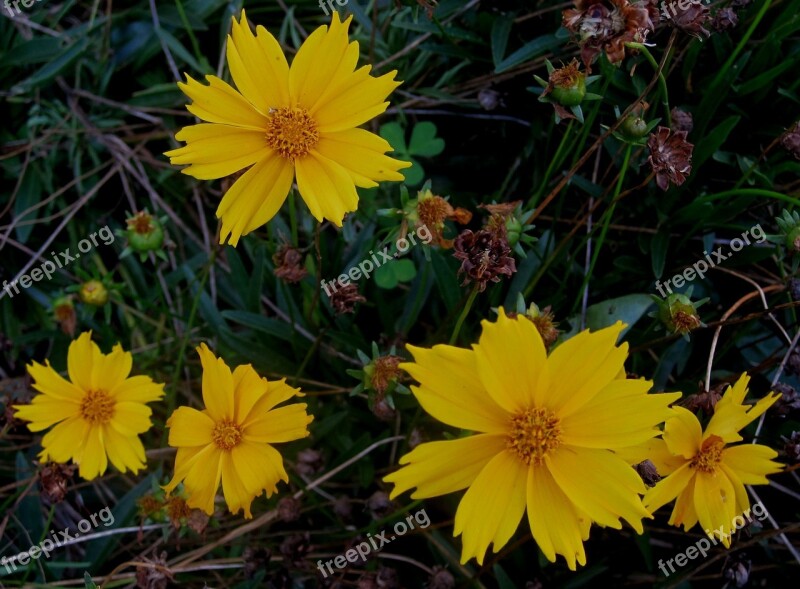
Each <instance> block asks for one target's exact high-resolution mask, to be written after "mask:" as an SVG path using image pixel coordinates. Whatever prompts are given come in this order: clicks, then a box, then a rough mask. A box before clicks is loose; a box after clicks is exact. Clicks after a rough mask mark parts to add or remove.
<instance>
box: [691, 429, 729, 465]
mask: <svg viewBox="0 0 800 589" xmlns="http://www.w3.org/2000/svg"><path fill="white" fill-rule="evenodd" d="M723 448H725V442H723V441H722V438H720V437H719V436H713V435H712V436H709V438H708V439H707V440H706V441H705V442H703V445H702V446H700V452H698V453H697V455H696V456H695V457H694V458H692V462H691V466H692V468H696V469H697V470H702V471H703V472H707V473H713V472H714V471H715V470H716V469H717V465H718V464H719V463H720V461H721V460H722V450H723Z"/></svg>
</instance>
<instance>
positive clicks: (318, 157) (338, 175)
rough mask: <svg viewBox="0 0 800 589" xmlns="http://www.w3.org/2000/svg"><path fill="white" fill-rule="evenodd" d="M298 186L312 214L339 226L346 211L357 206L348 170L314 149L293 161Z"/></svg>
mask: <svg viewBox="0 0 800 589" xmlns="http://www.w3.org/2000/svg"><path fill="white" fill-rule="evenodd" d="M295 171H296V174H297V188H298V189H299V191H300V196H302V197H303V200H304V201H305V203H306V205H307V206H308V209H309V211H311V215H312V216H313V217H314V218H315V219H316V220H317V221H319V222H320V223H321V222H322V220H323V219H327V220H328V221H330V222H331V223H333V224H334V225H336V226H337V227H341V226H342V221H343V219H344V216H345V214H346V213H349V212H351V211H355V210H356V209H357V208H358V193H357V192H356V185H355V184H354V183H353V180H352V178H351V177H350V174H348V173H347V170H345V169H344V168H343V167H342V166H340V165H339V164H338V163H336V162H335V161H333V160H331V159H328V158H327V157H325V156H323V155H322V154H320V153H319V152H317V151H316V150H312V151H311V153H309V154H308V155H307V156H306V157H304V158H301V159H298V160H297V161H295Z"/></svg>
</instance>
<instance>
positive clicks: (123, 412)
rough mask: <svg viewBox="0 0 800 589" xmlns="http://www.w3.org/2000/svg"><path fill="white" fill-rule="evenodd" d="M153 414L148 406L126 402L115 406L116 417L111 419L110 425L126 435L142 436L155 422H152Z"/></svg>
mask: <svg viewBox="0 0 800 589" xmlns="http://www.w3.org/2000/svg"><path fill="white" fill-rule="evenodd" d="M152 414H153V411H152V409H150V407H148V406H147V405H143V404H142V403H129V402H127V401H124V402H121V403H117V404H116V405H114V416H113V417H112V418H111V421H110V424H111V427H113V428H114V429H116V430H117V431H118V432H119V433H121V434H124V435H128V436H132V435H137V434H142V433H144V432H146V431H147V430H149V429H150V427H151V426H152V425H153V422H152V421H150V416H151V415H152Z"/></svg>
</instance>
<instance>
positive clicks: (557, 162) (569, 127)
mask: <svg viewBox="0 0 800 589" xmlns="http://www.w3.org/2000/svg"><path fill="white" fill-rule="evenodd" d="M574 122H575V121H574V120H573V119H570V121H569V124H568V125H567V130H566V131H565V132H564V135H563V137H561V142H560V143H559V144H558V149H556V153H555V155H553V158H552V159H551V160H550V163H549V164H548V166H547V171H546V172H545V173H544V177H543V178H542V182H541V184H540V185H539V189H538V190H537V191H536V193H535V194H534V195H533V197H532V198H531V200H530V203H529V204H528V207H529V208H533V207H535V206H536V203H537V202H539V199H540V198H541V197H542V193H544V191H545V190H546V188H547V183H548V182H549V181H550V174H552V173H553V169H554V168H555V167H556V166H558V165H560V164H561V160H562V156H561V153H562V152H563V151H564V147H566V144H567V138H568V137H569V136H570V134H571V132H572V125H573V123H574Z"/></svg>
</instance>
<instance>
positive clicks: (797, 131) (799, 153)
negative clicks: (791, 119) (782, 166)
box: [781, 121, 800, 160]
mask: <svg viewBox="0 0 800 589" xmlns="http://www.w3.org/2000/svg"><path fill="white" fill-rule="evenodd" d="M781 145H783V147H784V149H786V151H788V152H789V153H790V154H792V156H793V157H794V158H795V159H797V160H800V121H798V122H796V123H795V124H794V125H793V126H792V128H791V129H789V130H788V131H786V133H784V134H783V136H782V137H781Z"/></svg>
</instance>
